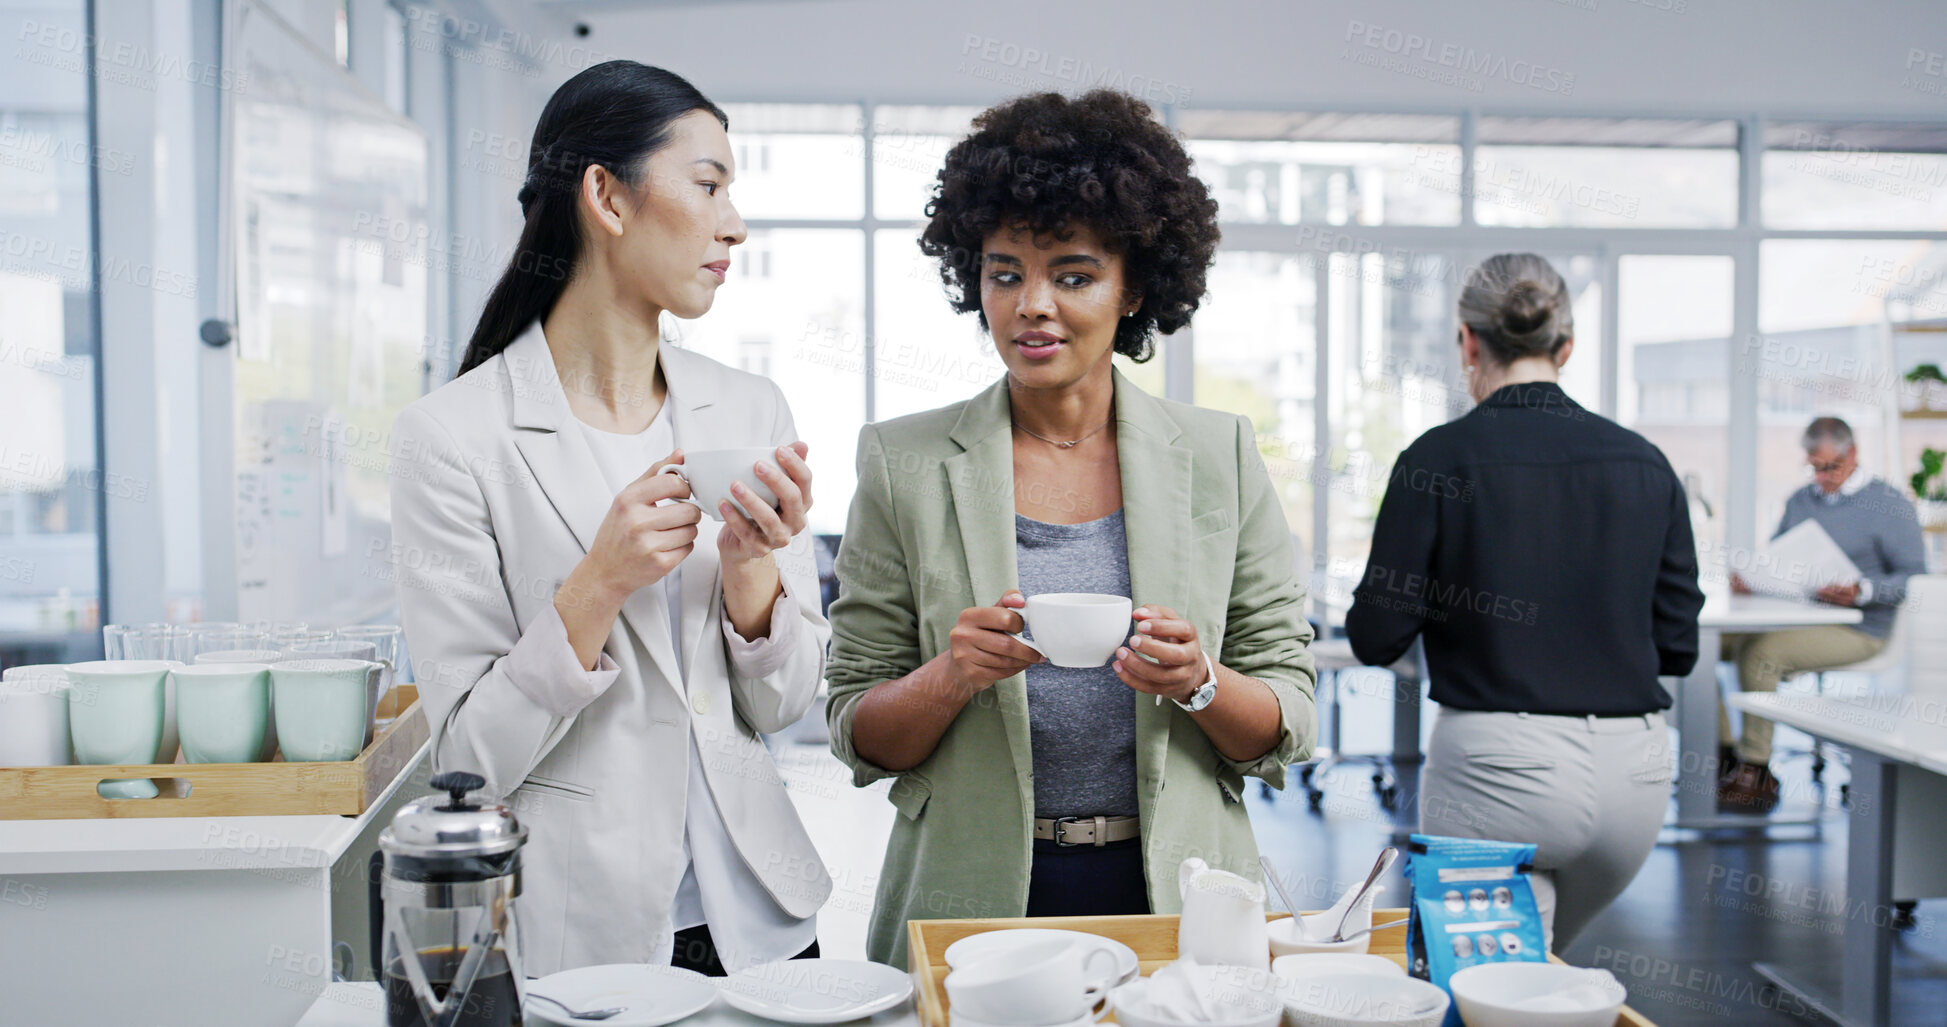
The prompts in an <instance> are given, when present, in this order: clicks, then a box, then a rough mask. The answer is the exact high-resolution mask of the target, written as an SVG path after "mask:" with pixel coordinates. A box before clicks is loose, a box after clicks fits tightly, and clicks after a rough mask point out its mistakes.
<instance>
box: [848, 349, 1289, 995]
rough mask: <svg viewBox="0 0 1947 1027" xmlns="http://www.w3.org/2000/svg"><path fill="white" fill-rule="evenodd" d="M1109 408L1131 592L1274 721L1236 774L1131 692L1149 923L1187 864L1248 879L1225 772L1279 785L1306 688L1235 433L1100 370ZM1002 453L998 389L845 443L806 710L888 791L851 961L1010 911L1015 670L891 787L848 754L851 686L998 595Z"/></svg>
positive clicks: (1018, 773)
mask: <svg viewBox="0 0 1947 1027" xmlns="http://www.w3.org/2000/svg"><path fill="white" fill-rule="evenodd" d="M1115 410H1116V443H1117V446H1118V450H1119V461H1120V464H1121V471H1122V507H1123V521H1124V524H1125V526H1126V530H1127V534H1128V545H1129V580H1130V589H1131V592H1132V593H1133V595H1132V598H1133V599H1134V600H1135V602H1136V604H1137V605H1142V604H1144V603H1157V604H1160V605H1164V606H1169V607H1173V608H1174V609H1176V610H1178V611H1179V612H1181V613H1183V614H1184V615H1185V616H1186V617H1187V618H1188V619H1189V620H1190V621H1191V622H1193V623H1194V624H1196V626H1197V633H1198V636H1199V638H1200V641H1201V642H1202V644H1203V647H1204V649H1205V651H1206V652H1209V653H1210V654H1211V655H1212V656H1214V657H1217V658H1218V659H1219V660H1220V661H1221V662H1222V663H1224V664H1225V665H1226V666H1228V667H1230V668H1231V669H1232V670H1235V671H1237V672H1239V673H1242V674H1247V675H1250V676H1251V677H1254V678H1257V679H1258V680H1260V681H1263V682H1264V683H1265V684H1267V685H1269V686H1270V687H1271V690H1272V691H1273V692H1275V693H1276V694H1277V697H1278V704H1279V706H1280V708H1281V711H1282V712H1281V716H1282V719H1283V733H1282V735H1281V737H1280V738H1279V741H1278V744H1277V745H1276V746H1275V747H1273V748H1272V749H1271V751H1270V752H1267V753H1265V754H1264V755H1263V756H1261V757H1259V758H1257V759H1255V760H1251V761H1248V762H1237V761H1234V760H1230V759H1226V758H1225V757H1224V756H1223V755H1222V754H1221V753H1219V752H1218V751H1217V750H1216V748H1215V747H1214V746H1212V745H1211V743H1210V741H1209V739H1208V738H1206V737H1205V735H1204V733H1203V730H1202V729H1201V728H1199V727H1198V726H1197V725H1196V723H1195V721H1194V720H1193V719H1192V718H1191V716H1190V715H1189V714H1188V713H1185V712H1183V711H1182V710H1180V709H1178V708H1177V707H1176V706H1175V705H1174V704H1173V703H1168V702H1165V703H1163V704H1162V705H1160V706H1158V705H1156V703H1155V701H1154V700H1153V699H1152V698H1151V697H1150V696H1148V695H1143V694H1141V693H1138V692H1135V691H1133V690H1132V691H1131V692H1130V700H1129V701H1130V702H1132V703H1134V704H1135V708H1136V784H1137V805H1138V809H1139V811H1140V814H1141V816H1142V823H1143V851H1144V859H1143V865H1144V869H1145V872H1146V874H1147V876H1148V880H1149V896H1150V905H1151V908H1152V909H1154V910H1155V911H1156V912H1159V913H1167V912H1175V911H1177V909H1178V908H1179V907H1180V905H1181V902H1180V899H1179V897H1178V894H1177V872H1176V871H1177V865H1178V864H1179V863H1181V862H1182V861H1183V860H1184V859H1185V858H1187V857H1190V856H1201V857H1203V858H1204V859H1205V860H1207V861H1209V862H1210V863H1211V865H1213V866H1218V867H1222V868H1224V869H1227V870H1231V871H1233V872H1235V873H1239V874H1243V875H1245V876H1247V877H1250V878H1252V879H1256V878H1258V877H1259V872H1258V863H1257V845H1256V843H1255V841H1254V840H1253V838H1252V835H1251V824H1250V819H1249V817H1248V816H1247V815H1246V813H1245V812H1244V806H1243V800H1244V775H1247V774H1248V775H1252V776H1255V777H1260V778H1263V779H1264V780H1266V781H1268V782H1270V783H1271V784H1272V785H1274V786H1277V787H1283V785H1284V768H1285V767H1286V765H1288V764H1290V763H1292V762H1293V761H1297V760H1302V759H1304V758H1306V757H1307V756H1308V755H1309V753H1310V751H1311V746H1312V741H1313V738H1314V736H1315V734H1316V728H1317V710H1316V708H1315V707H1314V706H1313V703H1312V686H1313V682H1314V679H1315V677H1316V675H1315V673H1314V671H1313V666H1312V659H1311V653H1310V652H1309V651H1308V650H1307V648H1306V646H1307V644H1308V643H1310V641H1311V627H1310V625H1309V624H1308V623H1307V622H1306V620H1305V618H1304V604H1305V590H1304V587H1303V586H1302V585H1301V584H1300V582H1299V580H1298V577H1297V574H1296V571H1295V567H1294V564H1293V561H1292V545H1291V533H1290V530H1289V528H1287V526H1286V525H1285V520H1284V514H1283V511H1282V510H1281V508H1280V507H1279V504H1278V498H1277V495H1276V493H1275V492H1274V491H1273V489H1272V484H1271V479H1270V476H1269V474H1268V473H1267V472H1266V471H1265V467H1264V462H1263V460H1262V458H1261V457H1260V456H1259V454H1258V451H1257V445H1256V441H1255V437H1254V436H1253V434H1252V431H1251V426H1250V422H1249V421H1248V420H1246V419H1244V418H1241V417H1237V416H1235V415H1232V414H1226V413H1221V412H1218V411H1213V410H1204V409H1200V408H1198V407H1193V406H1185V405H1183V404H1180V403H1171V402H1167V401H1164V400H1159V399H1156V398H1155V397H1152V396H1150V395H1148V394H1147V393H1144V392H1143V391H1142V390H1140V389H1138V388H1136V387H1135V386H1134V385H1131V384H1130V383H1129V381H1128V380H1127V379H1126V378H1124V377H1123V376H1122V375H1121V374H1120V373H1117V374H1116V375H1115ZM1013 453H1014V451H1013V433H1012V432H1011V430H1010V418H1009V400H1008V393H1007V384H1006V379H1004V378H1003V379H1002V380H1001V381H999V382H997V383H995V384H994V385H993V386H992V387H990V388H988V389H987V390H986V391H984V392H982V393H980V394H979V395H978V396H975V397H974V398H972V399H970V400H967V401H966V402H964V403H956V404H954V405H952V406H947V407H942V408H940V409H938V410H931V411H927V412H925V413H921V414H915V415H912V416H910V417H902V418H897V419H895V420H890V421H884V422H881V423H878V424H872V425H867V426H866V427H865V428H864V429H863V430H862V431H861V432H860V433H859V452H858V490H857V491H856V492H855V493H854V494H853V498H852V510H851V516H850V519H849V521H848V523H847V525H846V528H845V537H844V542H843V544H842V545H841V547H840V549H839V554H838V560H837V570H838V577H839V584H840V589H839V597H838V600H837V601H836V602H834V603H833V604H832V607H831V622H832V651H831V658H830V660H829V662H828V663H827V665H826V675H827V678H828V680H829V681H830V684H831V702H830V705H829V706H828V708H827V713H826V717H827V719H828V721H829V724H830V727H831V746H832V751H833V752H834V753H835V754H837V756H838V758H839V759H840V760H842V761H844V762H845V763H846V764H847V765H848V766H850V767H851V768H852V772H853V782H854V783H855V784H857V785H860V786H864V785H866V784H869V783H871V782H873V781H876V780H878V779H880V778H885V777H895V778H896V780H894V782H893V784H892V788H891V792H890V798H891V800H892V803H893V805H894V806H895V807H897V809H898V811H899V815H898V816H897V817H896V818H895V820H894V824H893V830H892V838H891V841H890V843H889V844H888V846H887V848H886V861H885V866H884V869H883V871H882V872H881V874H880V876H879V883H878V891H877V895H876V897H875V900H874V904H873V911H872V919H871V924H870V929H869V932H868V937H867V943H866V950H867V955H868V956H869V957H870V958H872V959H874V960H877V961H880V962H884V963H891V964H893V965H895V966H899V965H903V964H904V963H905V959H906V955H905V953H906V921H907V920H909V919H921V918H939V917H1005V916H1021V915H1022V914H1024V913H1025V912H1026V910H1027V896H1028V872H1029V867H1030V865H1031V850H1032V829H1033V816H1034V781H1033V759H1032V757H1031V755H1030V751H1029V734H1028V706H1027V685H1026V682H1025V680H1024V676H1023V675H1015V676H1014V677H1011V678H1007V679H1005V680H1003V681H999V682H997V683H995V685H994V686H993V687H992V688H990V689H988V690H986V691H983V692H981V693H980V695H979V696H978V697H976V698H975V699H974V701H972V702H970V703H968V704H967V706H966V707H965V708H963V709H962V710H961V712H960V714H959V716H958V717H957V718H956V719H955V720H954V722H953V724H952V726H950V727H949V728H948V729H947V731H946V734H945V735H944V736H943V737H942V738H941V739H940V744H939V746H938V747H937V748H936V749H934V750H933V754H932V755H931V756H929V757H927V759H926V760H925V762H923V763H921V764H920V765H919V766H917V767H914V768H913V769H911V770H909V771H906V772H905V773H903V774H897V775H895V774H893V773H892V772H890V771H887V770H885V769H884V768H882V767H877V766H874V765H872V764H871V763H868V762H866V761H865V760H862V759H860V758H859V756H858V754H857V753H856V752H854V751H853V749H852V716H853V713H854V711H855V710H856V709H857V707H858V701H859V698H860V696H861V695H863V694H864V692H865V690H866V689H868V688H871V687H872V686H874V685H876V684H879V683H880V682H883V681H888V680H891V679H893V678H898V677H901V676H904V675H906V674H908V673H911V672H912V671H913V670H914V669H916V668H918V667H919V666H920V665H921V664H923V663H925V662H926V661H928V660H930V659H932V658H933V657H934V656H936V655H938V654H939V653H941V652H943V651H946V650H947V648H948V647H949V645H950V643H949V640H948V633H949V632H950V631H952V629H953V625H954V622H955V621H956V620H957V619H958V617H959V616H960V611H961V610H963V609H965V608H967V607H970V606H977V605H988V604H991V603H993V602H995V601H996V600H998V599H999V598H1000V597H1001V594H1002V593H1004V592H1006V591H1007V590H1008V589H1010V588H1016V587H1018V585H1019V582H1018V579H1017V577H1016V568H1015V562H1014V553H1015V548H1014V545H1015V542H1014V455H1013ZM1172 784H1173V785H1175V786H1176V787H1175V788H1169V787H1167V786H1168V785H1172Z"/></svg>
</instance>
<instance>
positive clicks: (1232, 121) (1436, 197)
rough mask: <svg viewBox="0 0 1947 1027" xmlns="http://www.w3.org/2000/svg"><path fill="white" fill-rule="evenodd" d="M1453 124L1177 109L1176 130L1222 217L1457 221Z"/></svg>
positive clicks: (1448, 120) (1415, 118)
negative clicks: (1180, 133) (1179, 111)
mask: <svg viewBox="0 0 1947 1027" xmlns="http://www.w3.org/2000/svg"><path fill="white" fill-rule="evenodd" d="M1459 126H1460V122H1459V119H1458V118H1452V117H1440V116H1421V115H1412V116H1401V115H1344V114H1299V113H1278V112H1254V111H1194V110H1192V111H1184V112H1182V113H1181V115H1180V116H1179V118H1178V122H1177V127H1178V130H1179V131H1181V132H1182V133H1183V135H1184V136H1185V137H1186V139H1187V140H1188V148H1189V151H1190V156H1191V157H1192V158H1194V159H1195V160H1196V172H1197V175H1198V176H1199V177H1201V178H1202V179H1203V180H1204V182H1205V183H1206V184H1207V185H1209V187H1210V189H1211V192H1212V193H1213V195H1215V196H1216V198H1217V206H1218V216H1219V217H1220V218H1222V219H1223V220H1224V221H1228V222H1243V223H1255V224H1285V225H1295V224H1301V223H1302V224H1327V225H1379V224H1393V225H1453V224H1458V223H1459V222H1460V195H1459V169H1460V147H1459V145H1457V144H1458V142H1459V138H1460V127H1459Z"/></svg>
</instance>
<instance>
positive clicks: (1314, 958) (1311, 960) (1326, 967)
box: [1271, 952, 1406, 981]
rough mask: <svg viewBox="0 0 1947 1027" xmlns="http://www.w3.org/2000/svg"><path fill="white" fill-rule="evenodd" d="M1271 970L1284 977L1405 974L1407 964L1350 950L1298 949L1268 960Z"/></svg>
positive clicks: (1288, 979)
mask: <svg viewBox="0 0 1947 1027" xmlns="http://www.w3.org/2000/svg"><path fill="white" fill-rule="evenodd" d="M1271 972H1272V973H1273V974H1275V975H1276V976H1278V977H1279V978H1281V979H1283V980H1287V981H1295V980H1298V979H1300V978H1303V977H1336V976H1344V975H1348V974H1379V975H1381V976H1393V977H1404V976H1406V968H1405V967H1402V966H1400V965H1399V964H1398V963H1395V962H1393V961H1392V960H1390V959H1387V958H1386V957H1385V956H1374V955H1369V954H1366V953H1353V952H1299V953H1294V954H1292V955H1289V956H1279V957H1277V958H1276V959H1273V960H1272V961H1271Z"/></svg>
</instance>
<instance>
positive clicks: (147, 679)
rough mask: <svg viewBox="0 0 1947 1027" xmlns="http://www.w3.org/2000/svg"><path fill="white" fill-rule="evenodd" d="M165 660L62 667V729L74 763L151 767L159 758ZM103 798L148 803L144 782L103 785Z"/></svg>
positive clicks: (152, 791)
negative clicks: (65, 688)
mask: <svg viewBox="0 0 1947 1027" xmlns="http://www.w3.org/2000/svg"><path fill="white" fill-rule="evenodd" d="M176 666H178V664H176V663H174V662H172V661H169V660H95V661H93V662H90V663H71V664H68V729H69V731H70V732H71V733H72V734H73V736H74V761H75V762H76V763H96V764H102V763H154V762H156V761H157V760H159V759H161V758H162V740H163V739H162V735H163V721H164V713H165V707H166V702H167V700H166V698H165V696H166V694H167V681H168V678H169V671H170V670H171V669H172V668H174V667H176ZM95 791H96V793H97V794H99V795H100V796H101V797H102V798H105V799H153V798H155V797H156V795H157V794H158V793H157V790H156V786H155V782H153V781H150V780H148V779H147V778H124V779H121V780H115V781H103V782H102V783H101V784H99V785H97V786H95Z"/></svg>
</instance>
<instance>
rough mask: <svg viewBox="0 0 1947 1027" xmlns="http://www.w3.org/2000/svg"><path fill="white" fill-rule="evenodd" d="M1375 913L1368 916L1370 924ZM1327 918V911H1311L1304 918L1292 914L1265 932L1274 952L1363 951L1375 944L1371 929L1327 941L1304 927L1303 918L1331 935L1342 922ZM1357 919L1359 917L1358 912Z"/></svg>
mask: <svg viewBox="0 0 1947 1027" xmlns="http://www.w3.org/2000/svg"><path fill="white" fill-rule="evenodd" d="M1371 916H1372V915H1371V914H1370V913H1368V914H1367V915H1366V917H1367V923H1368V924H1369V923H1370V922H1371ZM1327 919H1328V917H1327V914H1324V913H1311V914H1308V915H1305V916H1303V917H1296V916H1289V917H1285V918H1284V919H1283V920H1273V921H1271V923H1270V924H1269V925H1268V926H1267V927H1265V929H1264V930H1265V934H1266V935H1267V936H1269V937H1270V939H1271V955H1273V956H1296V955H1307V954H1312V953H1320V952H1337V953H1360V952H1364V951H1366V950H1367V949H1369V948H1371V947H1372V934H1371V933H1370V932H1368V933H1366V934H1362V935H1359V936H1358V937H1357V938H1354V939H1352V940H1351V941H1341V942H1326V941H1312V940H1310V939H1308V938H1307V937H1306V936H1305V933H1304V932H1303V931H1302V930H1301V929H1300V923H1299V922H1300V920H1303V921H1306V922H1308V923H1309V924H1310V925H1311V926H1312V927H1313V928H1314V929H1322V931H1323V933H1324V934H1325V935H1326V936H1328V937H1329V936H1330V935H1331V933H1332V931H1333V930H1334V929H1335V928H1337V927H1338V924H1336V923H1326V922H1325V921H1326V920H1327ZM1334 919H1335V918H1334ZM1353 919H1354V920H1356V919H1358V917H1357V916H1356V915H1355V916H1354V917H1353ZM1363 926H1367V925H1366V924H1357V923H1351V924H1347V925H1346V928H1347V929H1348V930H1358V929H1359V928H1361V927H1363Z"/></svg>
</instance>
